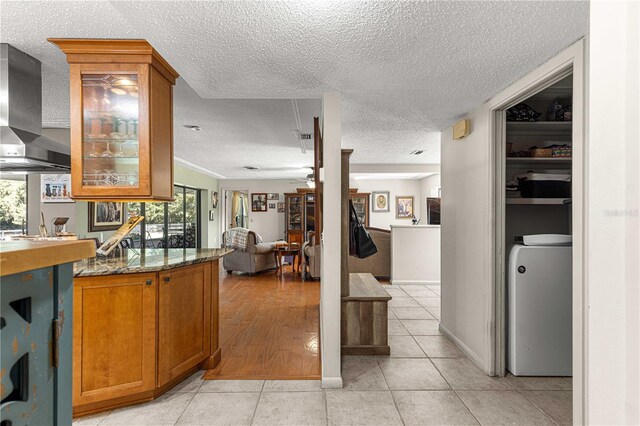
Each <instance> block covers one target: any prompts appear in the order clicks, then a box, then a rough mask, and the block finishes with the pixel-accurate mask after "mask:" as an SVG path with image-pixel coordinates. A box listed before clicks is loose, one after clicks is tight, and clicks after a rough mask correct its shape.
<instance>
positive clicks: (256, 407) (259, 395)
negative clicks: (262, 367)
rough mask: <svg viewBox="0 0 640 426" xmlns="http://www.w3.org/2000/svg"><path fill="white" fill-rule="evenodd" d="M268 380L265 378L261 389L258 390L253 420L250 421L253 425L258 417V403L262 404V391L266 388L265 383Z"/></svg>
mask: <svg viewBox="0 0 640 426" xmlns="http://www.w3.org/2000/svg"><path fill="white" fill-rule="evenodd" d="M266 382H267V381H266V380H263V381H262V386H260V391H259V392H258V400H257V401H256V406H255V407H253V414H252V415H251V421H250V422H249V424H250V425H252V424H253V422H254V421H255V419H256V412H257V411H258V405H260V400H261V399H262V391H263V390H264V385H265V383H266Z"/></svg>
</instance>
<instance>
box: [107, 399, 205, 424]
mask: <svg viewBox="0 0 640 426" xmlns="http://www.w3.org/2000/svg"><path fill="white" fill-rule="evenodd" d="M197 395H198V394H194V393H191V392H174V393H168V394H165V395H163V396H161V397H160V398H158V399H156V400H155V401H151V402H148V403H146V404H140V405H133V406H131V407H125V408H119V409H117V410H113V411H112V412H111V413H110V414H109V415H108V416H107V417H105V418H104V420H103V421H102V422H101V423H100V425H119V426H121V425H137V426H145V425H154V426H161V425H173V424H175V422H176V421H177V420H178V418H179V417H180V415H181V414H182V412H183V411H184V410H185V408H187V406H188V404H189V403H190V401H191V400H192V398H194V397H195V396H197Z"/></svg>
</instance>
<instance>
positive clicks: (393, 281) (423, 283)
mask: <svg viewBox="0 0 640 426" xmlns="http://www.w3.org/2000/svg"><path fill="white" fill-rule="evenodd" d="M389 282H390V283H391V284H395V285H411V284H422V285H425V284H426V285H440V281H415V280H393V279H392V280H389Z"/></svg>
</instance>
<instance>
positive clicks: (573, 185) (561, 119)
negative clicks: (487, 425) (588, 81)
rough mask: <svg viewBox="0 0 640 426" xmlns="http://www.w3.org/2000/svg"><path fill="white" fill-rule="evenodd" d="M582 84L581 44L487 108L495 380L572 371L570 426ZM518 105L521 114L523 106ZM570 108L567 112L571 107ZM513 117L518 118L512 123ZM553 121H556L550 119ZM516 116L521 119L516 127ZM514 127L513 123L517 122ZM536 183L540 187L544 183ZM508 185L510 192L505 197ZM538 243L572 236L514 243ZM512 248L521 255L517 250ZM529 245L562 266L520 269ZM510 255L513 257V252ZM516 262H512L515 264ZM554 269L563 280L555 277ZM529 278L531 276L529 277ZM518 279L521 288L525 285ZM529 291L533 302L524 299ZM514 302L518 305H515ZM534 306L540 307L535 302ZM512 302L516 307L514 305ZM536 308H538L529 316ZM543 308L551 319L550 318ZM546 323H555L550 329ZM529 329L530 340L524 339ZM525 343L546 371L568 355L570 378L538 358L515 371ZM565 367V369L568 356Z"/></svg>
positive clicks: (579, 380)
mask: <svg viewBox="0 0 640 426" xmlns="http://www.w3.org/2000/svg"><path fill="white" fill-rule="evenodd" d="M584 75H585V72H584V43H582V42H578V43H576V44H575V45H573V46H572V47H570V48H568V49H567V50H565V51H564V52H563V53H562V54H560V55H558V56H557V57H556V58H554V59H553V60H551V61H549V62H548V63H546V64H545V65H543V66H542V67H540V68H539V69H538V70H537V71H536V72H535V73H532V74H530V75H529V76H527V77H525V78H523V79H522V80H520V81H518V82H517V83H515V84H514V85H513V86H512V87H511V90H510V91H509V92H505V94H504V95H502V96H501V97H500V98H498V99H496V100H495V101H494V102H495V103H494V105H493V106H492V107H491V121H490V131H491V134H492V135H493V140H494V145H493V146H492V150H493V153H492V154H493V155H492V157H491V160H490V161H491V164H492V171H493V173H492V175H493V176H492V180H493V182H494V184H495V186H494V190H493V194H492V197H491V198H492V199H493V202H494V215H493V221H492V222H493V223H492V227H493V229H494V235H495V239H494V244H493V246H494V247H493V250H492V253H493V257H494V265H493V268H492V274H493V277H494V280H493V281H494V283H495V284H494V287H493V295H492V296H493V297H492V299H491V302H492V303H491V305H490V307H489V309H490V315H489V317H490V318H492V323H493V327H491V329H490V340H491V341H492V346H491V348H490V354H491V359H492V365H493V369H492V372H493V373H494V374H495V375H498V376H502V375H505V374H508V371H511V370H514V371H518V372H517V373H516V375H525V376H527V375H528V376H532V375H533V376H559V377H561V376H566V375H567V374H566V371H569V372H570V373H571V375H572V376H573V380H572V386H571V381H570V380H567V379H564V380H567V383H568V384H569V385H570V386H571V388H572V399H573V404H572V405H573V421H574V422H576V423H581V422H582V419H583V418H584V412H583V410H584V397H585V383H584V380H583V378H584V375H583V374H584V373H583V368H584V365H585V361H584V354H585V349H584V345H585V339H584V334H585V322H584V317H585V314H586V307H585V305H584V282H583V281H584V280H583V271H582V267H583V264H584V258H585V253H586V251H585V239H584V235H583V222H584V219H583V216H584V209H585V202H584V196H583V193H584V185H585V177H586V172H585V168H586V162H585V158H584V150H585V142H584V135H585V110H584V100H585V90H586V89H585V79H584ZM551 98H553V99H551ZM522 104H527V106H526V107H523V106H522ZM536 104H537V105H536ZM543 104H544V107H543V106H542V105H543ZM556 106H558V108H556ZM569 106H570V108H567V107H569ZM514 107H516V108H514ZM529 107H531V108H532V109H533V110H535V111H534V112H532V111H529V110H528V108H529ZM512 108H513V109H512ZM510 109H511V111H509V110H510ZM556 110H557V111H556ZM514 111H515V112H517V114H516V115H515V116H514V114H513V113H514ZM508 112H509V115H508ZM554 112H557V113H558V114H559V115H555V114H554ZM567 113H568V114H567ZM527 114H529V115H531V120H530V121H527V120H526V119H525V118H526V117H525V116H526V115H527ZM518 115H519V116H520V118H519V119H517V118H516V116H518ZM533 115H535V117H533ZM518 120H519V122H517V123H516V122H514V121H518ZM540 150H543V151H540ZM544 150H548V152H546V151H544ZM563 150H565V151H564V152H563ZM525 151H527V152H528V155H527V153H525ZM534 151H535V152H534ZM541 174H542V175H543V177H544V179H540V175H541ZM545 174H546V175H545ZM523 175H525V176H526V177H525V176H523ZM548 175H553V176H548ZM563 175H569V176H570V179H569V180H567V179H565V178H563ZM514 177H516V178H517V179H516V182H517V184H516V186H517V191H520V193H519V194H509V189H510V190H513V189H514V188H513V183H514ZM523 178H524V179H525V180H528V182H527V184H526V185H520V183H521V180H520V179H523ZM538 181H542V182H541V183H540V182H538ZM551 181H553V182H551ZM558 182H563V183H560V184H558ZM567 182H568V183H567ZM508 183H511V184H512V185H511V186H512V187H511V188H509V186H508ZM563 185H564V186H563ZM539 191H541V192H539ZM563 191H564V192H563ZM566 191H569V192H568V193H567V192H566ZM536 234H564V235H566V236H570V238H571V239H572V242H571V243H568V241H559V240H560V238H555V237H551V238H550V239H546V237H542V238H540V237H537V238H534V239H533V240H532V239H530V238H529V239H528V242H527V241H522V240H520V241H516V240H515V237H516V236H524V235H536ZM565 240H568V238H565ZM569 244H570V245H569ZM516 245H517V246H521V247H515V246H516ZM554 245H555V247H554ZM531 246H534V248H535V247H537V246H542V250H544V251H545V253H546V251H547V250H549V249H551V250H555V249H559V250H558V252H560V251H562V252H563V253H562V254H561V255H562V258H563V259H564V260H565V261H564V263H562V262H558V257H559V256H560V255H558V257H554V256H553V255H552V256H546V255H545V256H542V257H543V258H544V259H547V261H548V265H550V266H548V267H545V265H546V264H545V260H544V259H543V262H542V267H540V256H538V255H537V254H536V255H535V256H533V257H534V258H536V262H535V265H536V266H535V268H534V267H532V268H529V267H528V264H527V265H525V263H527V262H528V261H529V260H530V258H527V259H525V260H523V259H524V258H523V257H522V256H520V257H518V255H519V254H522V252H521V251H520V249H521V248H525V250H522V251H526V252H527V253H528V254H531V252H532V251H531V250H530V248H531ZM513 248H516V249H518V250H516V252H514V251H512V250H513ZM565 252H566V253H565ZM546 254H548V253H546ZM514 259H515V261H514V262H511V260H514ZM567 263H569V264H570V267H569V268H568V276H569V278H568V280H567V279H566V278H563V279H561V280H558V279H557V278H558V277H559V276H561V275H562V276H565V277H566V275H567V271H566V269H567V268H566V266H567V265H566V264H567ZM559 264H560V267H559V269H557V270H554V269H553V268H555V267H556V266H558V265H559ZM558 270H562V271H561V272H557V271H558ZM532 271H537V272H536V273H534V274H533V275H531V274H530V272H532ZM523 277H524V278H526V279H522V278H523ZM550 277H551V278H550ZM529 278H533V280H530V279H529ZM552 281H553V282H552ZM556 281H557V282H558V283H559V282H560V281H562V292H561V293H562V294H558V293H557V290H558V285H556V284H557V283H556ZM532 282H533V283H534V284H535V283H538V284H540V286H539V288H538V287H535V286H532V285H530V284H531V283H532ZM523 283H524V284H528V288H526V289H525V291H520V290H522V289H523V288H524V287H523V286H522V284H523ZM531 291H533V293H532V294H533V296H534V297H533V298H532V297H529V296H531V294H529V293H527V292H530V293H531ZM541 294H542V296H540V295H541ZM514 295H516V296H517V297H515V298H513V297H512V296H514ZM523 296H525V299H526V300H524V299H523ZM535 298H537V299H536V300H533V299H535ZM518 301H520V302H521V303H520V304H518ZM534 302H535V303H534ZM534 304H535V305H536V306H539V307H540V309H538V308H535V309H534V308H532V306H533V305H534ZM559 306H560V307H561V308H560V309H559V308H558V307H559ZM514 308H515V309H517V310H519V313H518V316H517V319H514V317H513V315H511V314H513V312H514V311H513V310H514ZM549 309H551V310H552V311H553V312H552V313H551V314H546V311H547V310H549ZM567 311H568V312H567ZM558 313H560V314H558ZM521 314H523V315H521ZM527 315H528V317H527ZM536 315H537V316H536ZM551 315H553V318H555V319H553V320H551V321H550V320H549V318H550V317H551ZM531 317H533V321H528V322H527V324H526V325H525V329H520V328H518V327H519V324H520V323H521V321H522V319H523V318H531ZM510 321H511V322H510ZM518 321H520V323H519V322H518ZM554 322H555V323H557V324H558V327H563V330H565V331H566V330H568V333H565V335H564V336H561V337H560V338H558V333H557V330H556V329H555V328H554V327H552V326H551V325H553V323H554ZM514 324H516V329H515V333H511V334H510V333H509V327H510V326H511V327H513V326H514ZM531 330H533V332H532V333H529V334H527V332H528V331H531ZM541 330H542V331H541ZM523 336H524V337H525V338H529V339H531V337H532V336H534V337H535V339H534V341H532V342H529V343H530V346H529V348H534V349H539V348H540V347H547V348H551V349H550V350H547V351H546V352H545V354H546V355H548V354H552V356H551V357H550V358H548V359H547V361H546V364H544V365H546V366H552V367H556V366H558V365H560V362H559V361H557V359H556V358H553V356H555V355H556V354H557V353H560V354H566V353H567V350H568V351H569V352H570V355H569V357H570V360H569V364H568V370H567V368H566V363H565V367H563V368H562V369H561V371H560V370H559V371H550V370H546V369H545V368H541V367H540V364H535V362H536V361H538V360H539V359H540V357H535V356H534V357H529V358H528V359H526V360H525V362H524V363H523V364H521V365H519V366H514V365H513V359H519V358H518V357H516V356H514V352H513V347H510V345H512V344H513V343H514V342H518V343H522V341H521V339H522V338H523ZM547 336H552V337H553V338H555V339H556V340H557V341H562V342H563V347H562V348H561V350H559V351H557V350H556V349H559V348H557V347H555V346H554V345H553V344H549V343H550V342H549V340H548V339H547ZM536 339H537V340H536ZM522 348H523V347H520V349H522ZM524 349H525V350H524V351H522V350H521V351H520V353H521V354H522V353H524V354H526V355H531V351H527V350H526V345H525V346H524ZM561 358H562V359H563V360H564V361H566V357H565V356H564V355H562V356H561ZM532 360H533V361H532ZM548 360H551V361H548ZM523 365H524V366H527V365H533V372H531V371H527V370H526V369H524V371H523V372H520V367H521V366H523ZM554 380H555V379H554ZM561 380H563V379H559V381H558V380H556V382H557V383H561ZM556 382H554V383H556Z"/></svg>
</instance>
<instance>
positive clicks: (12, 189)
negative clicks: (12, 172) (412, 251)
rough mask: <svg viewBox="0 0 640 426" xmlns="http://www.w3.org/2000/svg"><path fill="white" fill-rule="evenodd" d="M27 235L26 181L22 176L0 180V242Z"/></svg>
mask: <svg viewBox="0 0 640 426" xmlns="http://www.w3.org/2000/svg"><path fill="white" fill-rule="evenodd" d="M26 233H27V181H26V179H25V177H24V176H20V177H17V178H16V179H13V178H12V179H6V178H2V179H0V240H3V239H4V238H5V236H8V235H19V234H26Z"/></svg>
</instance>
